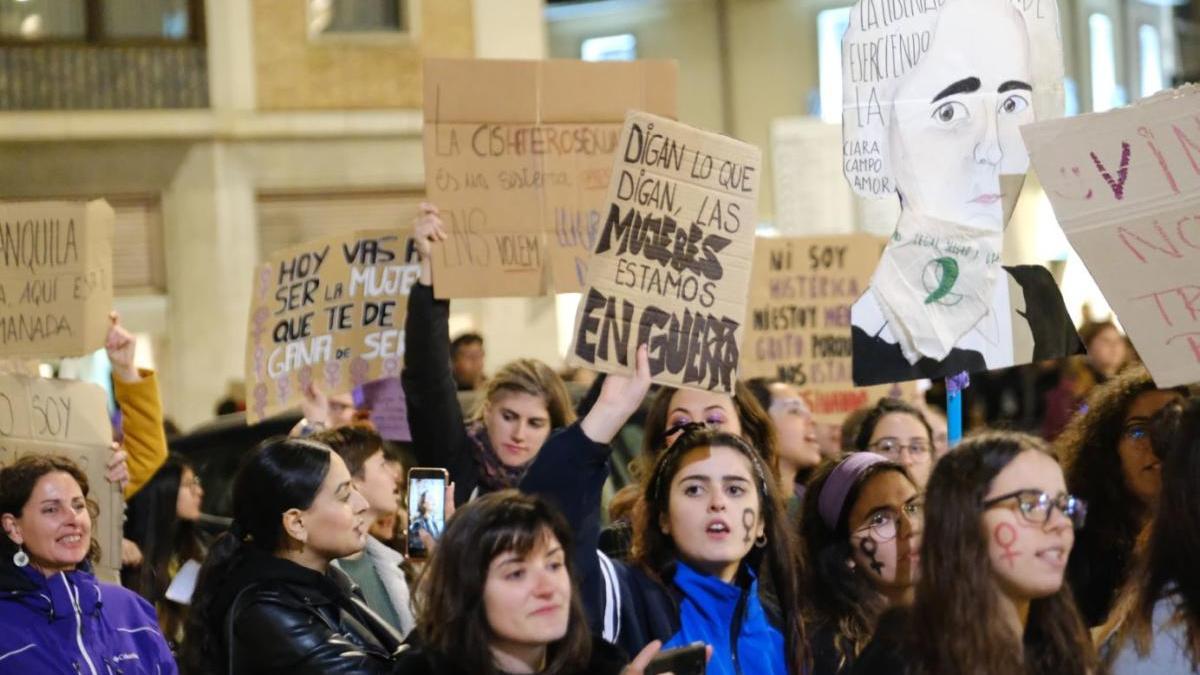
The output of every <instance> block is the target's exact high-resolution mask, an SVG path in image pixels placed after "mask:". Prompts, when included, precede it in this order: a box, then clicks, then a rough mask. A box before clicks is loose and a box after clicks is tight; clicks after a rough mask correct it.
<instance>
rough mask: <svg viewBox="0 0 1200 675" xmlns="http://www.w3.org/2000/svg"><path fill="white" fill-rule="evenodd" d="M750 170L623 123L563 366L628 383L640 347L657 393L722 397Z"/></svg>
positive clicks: (641, 124)
mask: <svg viewBox="0 0 1200 675" xmlns="http://www.w3.org/2000/svg"><path fill="white" fill-rule="evenodd" d="M761 164H762V153H761V151H760V150H759V149H758V148H756V147H754V146H753V145H749V144H747V143H743V142H741V141H738V140H735V139H732V138H728V137H724V136H720V135H718V134H714V133H709V132H705V131H700V130H698V129H693V128H691V127H689V126H687V125H684V124H679V123H678V122H673V121H671V120H668V119H665V118H662V117H657V116H655V115H651V114H649V113H644V112H630V113H629V115H628V116H627V117H626V119H625V126H624V129H623V130H622V132H621V141H620V143H619V145H618V147H617V156H616V158H615V162H614V168H613V171H612V180H611V181H610V183H609V190H608V207H607V209H606V212H605V214H604V219H603V226H602V227H601V230H600V234H599V237H598V238H597V240H596V247H595V249H594V251H593V253H592V257H591V259H590V261H589V262H588V277H587V281H588V283H587V288H586V289H585V291H584V295H583V298H582V299H581V301H580V304H579V309H578V311H577V313H576V318H575V332H574V340H573V344H572V346H571V351H570V353H569V354H568V356H567V359H568V363H570V364H571V365H576V366H584V367H587V368H592V369H595V370H600V371H605V372H628V371H631V370H633V369H634V368H635V367H636V354H637V349H638V346H639V345H643V344H644V345H647V346H648V351H649V356H650V371H651V374H652V375H653V377H654V380H655V381H656V382H660V383H663V384H667V385H671V386H677V387H690V388H695V389H707V390H713V391H720V392H724V393H732V392H733V388H734V384H735V382H736V380H737V367H738V362H739V353H740V345H741V341H742V333H743V326H742V322H743V320H744V317H745V315H746V294H747V290H748V286H749V283H750V263H751V259H752V258H753V255H754V230H755V226H756V225H757V206H758V185H759V180H760V178H761V172H760V169H761Z"/></svg>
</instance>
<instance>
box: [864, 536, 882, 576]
mask: <svg viewBox="0 0 1200 675" xmlns="http://www.w3.org/2000/svg"><path fill="white" fill-rule="evenodd" d="M858 548H859V550H860V551H862V552H863V555H865V556H867V558H868V559H869V560H870V561H871V569H873V570H875V574H883V563H881V562H879V559H878V558H876V557H875V554H876V553H878V552H879V545H878V544H876V543H875V540H874V539H872V538H870V537H863V540H862V541H860V542H859V543H858Z"/></svg>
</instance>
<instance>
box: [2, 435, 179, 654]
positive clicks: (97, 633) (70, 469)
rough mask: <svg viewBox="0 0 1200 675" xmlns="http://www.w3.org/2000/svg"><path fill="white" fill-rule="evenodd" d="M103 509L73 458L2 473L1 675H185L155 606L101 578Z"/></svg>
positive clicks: (35, 461) (39, 459) (24, 463)
mask: <svg viewBox="0 0 1200 675" xmlns="http://www.w3.org/2000/svg"><path fill="white" fill-rule="evenodd" d="M94 508H95V505H94V503H93V502H90V501H89V500H88V481H87V476H86V475H85V474H84V473H83V471H82V470H81V469H80V468H79V466H77V465H76V464H75V463H74V462H72V461H71V460H69V459H66V458H64V457H55V456H48V455H26V456H24V457H22V458H20V459H18V460H17V461H16V462H14V463H13V464H12V465H10V466H8V467H7V468H5V469H4V470H3V471H0V525H3V527H4V533H5V535H7V536H2V537H0V672H5V673H39V674H46V675H51V674H54V673H63V674H64V675H65V674H70V675H77V674H78V673H83V674H84V675H110V674H111V673H124V674H126V675H130V674H135V673H136V674H142V673H146V674H153V675H159V674H164V675H167V674H171V673H177V672H178V669H177V668H176V666H175V661H174V659H173V658H172V657H171V651H170V649H169V648H168V647H167V642H166V640H164V639H163V636H162V633H160V632H159V629H158V619H157V618H156V617H155V614H154V608H153V607H151V606H150V603H148V602H146V601H145V600H144V599H142V598H141V597H140V596H138V595H137V594H136V593H134V592H132V591H128V590H126V589H124V588H121V587H120V586H114V585H112V584H106V583H101V582H100V581H98V580H97V579H96V577H95V576H93V575H92V573H91V562H90V561H91V560H93V559H95V557H96V556H97V555H98V550H97V548H96V545H95V542H93V541H92V518H93V516H94V511H93V509H94Z"/></svg>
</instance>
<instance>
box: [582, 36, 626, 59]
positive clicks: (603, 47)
mask: <svg viewBox="0 0 1200 675" xmlns="http://www.w3.org/2000/svg"><path fill="white" fill-rule="evenodd" d="M579 51H580V56H579V58H581V59H583V60H584V61H632V60H634V59H636V58H637V38H635V37H634V36H633V34H632V33H622V34H620V35H605V36H603V37H594V38H588V39H586V40H584V41H583V45H582V46H581V47H580V48H579Z"/></svg>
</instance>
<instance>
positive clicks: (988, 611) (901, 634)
mask: <svg viewBox="0 0 1200 675" xmlns="http://www.w3.org/2000/svg"><path fill="white" fill-rule="evenodd" d="M925 506H926V519H925V530H924V534H923V541H922V556H921V562H920V571H919V574H918V579H917V587H916V594H915V598H914V600H913V606H912V608H911V609H900V610H892V611H889V612H888V613H886V614H884V616H883V617H882V618H881V619H880V622H879V628H878V630H877V632H876V634H875V638H874V639H873V640H872V641H871V643H870V645H868V647H867V648H866V650H865V651H864V652H863V653H862V655H861V656H860V657H859V660H858V662H857V663H856V664H855V667H854V670H853V671H852V672H853V673H854V674H855V675H871V674H874V673H888V674H889V675H891V674H893V673H907V674H915V673H922V674H924V673H930V674H932V673H972V675H992V674H995V675H1011V674H1012V673H1028V674H1037V675H1040V674H1043V673H1044V674H1047V675H1048V674H1050V673H1054V674H1055V675H1085V674H1086V673H1093V672H1096V657H1095V652H1094V650H1093V649H1092V646H1091V640H1090V639H1089V636H1088V633H1087V629H1086V628H1085V627H1084V625H1083V622H1082V621H1081V620H1080V618H1079V613H1078V611H1077V610H1076V608H1075V603H1074V601H1073V600H1072V598H1071V593H1070V590H1069V589H1068V588H1067V587H1066V585H1065V584H1064V583H1063V577H1064V573H1065V570H1066V566H1067V558H1068V556H1069V555H1070V553H1071V545H1072V544H1073V543H1074V538H1075V530H1076V529H1077V528H1078V527H1080V526H1081V525H1082V524H1083V522H1084V516H1085V515H1086V508H1085V505H1084V504H1083V502H1082V501H1080V500H1078V499H1076V498H1075V497H1073V496H1071V495H1069V494H1067V490H1066V482H1065V481H1064V479H1063V473H1062V470H1061V469H1060V468H1059V465H1058V461H1057V459H1056V458H1055V456H1054V455H1053V454H1052V453H1051V452H1050V451H1049V450H1048V449H1047V448H1046V446H1045V445H1044V444H1043V443H1042V442H1041V441H1040V440H1038V439H1036V438H1034V437H1032V436H1028V435H1026V434H1017V433H1010V432H990V433H985V434H981V435H979V436H975V437H973V438H970V439H968V440H966V441H964V442H963V443H962V444H961V445H960V446H959V447H957V448H955V449H954V450H951V451H950V452H949V454H947V455H946V456H945V457H943V458H942V459H941V460H940V461H939V462H938V465H937V467H936V468H934V470H933V475H932V476H931V477H930V480H929V486H928V489H927V491H926V493H925Z"/></svg>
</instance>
